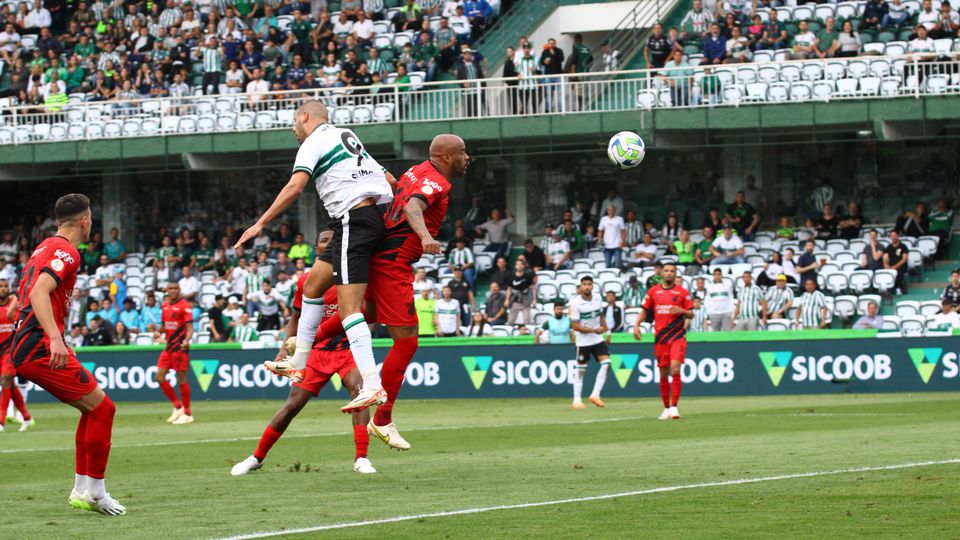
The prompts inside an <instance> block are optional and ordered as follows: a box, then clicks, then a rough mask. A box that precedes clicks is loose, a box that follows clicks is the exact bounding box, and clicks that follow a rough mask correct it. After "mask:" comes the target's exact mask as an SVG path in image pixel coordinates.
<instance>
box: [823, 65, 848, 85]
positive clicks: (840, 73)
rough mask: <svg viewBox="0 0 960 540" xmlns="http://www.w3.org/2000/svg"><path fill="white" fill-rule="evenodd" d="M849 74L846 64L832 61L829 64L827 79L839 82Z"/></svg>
mask: <svg viewBox="0 0 960 540" xmlns="http://www.w3.org/2000/svg"><path fill="white" fill-rule="evenodd" d="M846 74H847V65H846V62H843V61H839V60H831V61H829V62H827V67H826V75H827V76H826V78H827V79H832V80H834V81H835V80H837V79H842V78H843V77H844V76H845V75H846Z"/></svg>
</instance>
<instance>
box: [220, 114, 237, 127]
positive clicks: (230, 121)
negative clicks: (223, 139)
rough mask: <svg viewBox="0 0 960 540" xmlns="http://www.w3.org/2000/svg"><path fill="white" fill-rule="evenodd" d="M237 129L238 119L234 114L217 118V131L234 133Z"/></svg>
mask: <svg viewBox="0 0 960 540" xmlns="http://www.w3.org/2000/svg"><path fill="white" fill-rule="evenodd" d="M236 127H237V117H236V116H234V115H233V114H221V115H219V116H217V130H219V131H232V130H233V129H235V128H236Z"/></svg>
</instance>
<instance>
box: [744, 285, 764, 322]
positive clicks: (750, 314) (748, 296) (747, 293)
mask: <svg viewBox="0 0 960 540" xmlns="http://www.w3.org/2000/svg"><path fill="white" fill-rule="evenodd" d="M739 293H740V317H739V318H740V319H759V318H760V315H761V314H762V311H763V310H762V306H761V305H760V301H761V300H762V299H763V291H761V290H760V287H757V286H756V285H750V286H749V287H741V288H740V291H739Z"/></svg>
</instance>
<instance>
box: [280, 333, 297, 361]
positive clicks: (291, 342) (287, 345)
mask: <svg viewBox="0 0 960 540" xmlns="http://www.w3.org/2000/svg"><path fill="white" fill-rule="evenodd" d="M283 348H284V349H286V351H287V354H288V355H289V356H293V353H295V352H296V351H297V338H296V336H291V337H288V338H287V340H286V341H284V342H283Z"/></svg>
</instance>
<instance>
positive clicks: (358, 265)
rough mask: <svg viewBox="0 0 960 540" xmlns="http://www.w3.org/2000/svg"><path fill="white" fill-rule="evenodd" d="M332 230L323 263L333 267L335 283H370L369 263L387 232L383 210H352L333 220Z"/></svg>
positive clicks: (377, 208) (322, 255) (322, 257)
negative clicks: (331, 236)
mask: <svg viewBox="0 0 960 540" xmlns="http://www.w3.org/2000/svg"><path fill="white" fill-rule="evenodd" d="M330 230H331V231H333V238H332V239H331V240H330V244H328V245H327V249H325V250H323V254H321V255H320V260H321V261H323V262H325V263H330V264H331V265H333V280H334V283H336V284H337V285H349V284H353V283H367V281H368V279H369V272H370V260H371V259H372V258H373V254H374V252H375V251H376V249H377V247H378V246H379V245H380V242H381V241H382V240H383V235H384V233H385V231H386V228H385V226H384V224H383V210H381V209H380V208H379V207H377V206H375V205H370V206H363V207H361V208H356V209H354V210H350V211H349V212H347V213H346V214H344V215H343V217H342V218H340V219H334V220H331V221H330Z"/></svg>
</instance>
